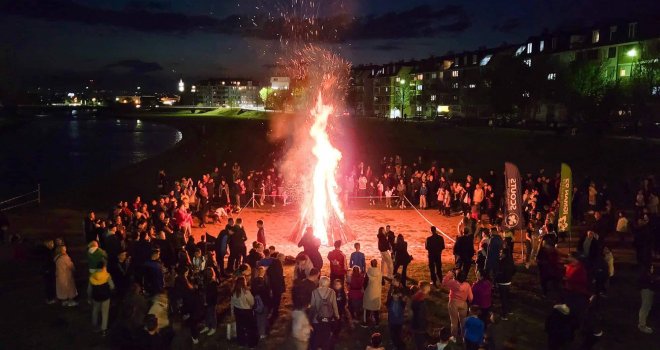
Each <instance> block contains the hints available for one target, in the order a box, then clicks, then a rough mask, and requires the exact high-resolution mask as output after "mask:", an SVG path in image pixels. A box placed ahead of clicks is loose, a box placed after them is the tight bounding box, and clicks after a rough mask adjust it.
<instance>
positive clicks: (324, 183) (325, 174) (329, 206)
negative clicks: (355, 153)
mask: <svg viewBox="0 0 660 350" xmlns="http://www.w3.org/2000/svg"><path fill="white" fill-rule="evenodd" d="M332 112H333V106H332V105H326V104H324V103H323V96H322V94H321V92H319V94H318V98H317V100H316V106H315V107H314V109H312V110H311V112H310V113H311V115H312V117H313V118H314V124H312V127H311V128H310V130H309V134H310V136H311V137H312V139H313V140H314V147H313V148H312V154H313V155H314V161H315V164H314V172H313V174H312V188H311V191H307V192H306V194H307V198H305V203H307V205H305V206H303V208H304V209H303V212H302V220H303V222H305V223H307V225H311V227H312V228H313V230H314V235H315V236H316V237H318V238H319V239H320V240H321V243H323V244H324V245H327V244H328V243H332V242H328V236H329V230H330V227H329V222H330V220H331V219H332V217H333V216H334V217H336V218H337V219H338V220H339V221H340V222H341V223H344V213H343V211H342V209H341V205H340V203H339V198H338V196H337V190H338V186H337V180H336V179H335V174H336V171H337V166H338V165H339V161H340V160H341V152H340V151H339V150H338V149H337V148H335V147H334V146H333V145H332V143H331V142H330V138H329V136H328V132H327V128H328V119H329V118H330V116H331V114H332Z"/></svg>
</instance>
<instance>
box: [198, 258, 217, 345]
mask: <svg viewBox="0 0 660 350" xmlns="http://www.w3.org/2000/svg"><path fill="white" fill-rule="evenodd" d="M218 288H220V283H218V279H217V277H216V275H215V270H214V269H213V268H210V267H207V268H206V270H204V293H205V295H204V296H205V299H204V300H205V302H206V303H205V304H206V312H205V316H206V317H205V319H206V320H205V321H206V324H205V327H204V328H205V329H208V333H206V335H208V336H212V335H213V334H215V332H216V330H217V328H218V315H217V314H216V306H217V305H218ZM201 333H205V332H204V329H202V332H201Z"/></svg>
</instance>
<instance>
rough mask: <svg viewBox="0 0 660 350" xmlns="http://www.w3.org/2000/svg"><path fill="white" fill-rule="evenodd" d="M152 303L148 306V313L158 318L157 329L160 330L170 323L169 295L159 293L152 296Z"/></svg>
mask: <svg viewBox="0 0 660 350" xmlns="http://www.w3.org/2000/svg"><path fill="white" fill-rule="evenodd" d="M152 301H153V304H151V307H150V308H149V312H148V314H149V315H154V316H156V319H158V329H160V330H162V329H164V328H167V327H168V326H169V325H170V318H169V315H168V314H169V306H170V305H169V297H168V296H167V293H160V294H157V295H156V296H154V297H153V300H152Z"/></svg>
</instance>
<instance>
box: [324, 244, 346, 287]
mask: <svg viewBox="0 0 660 350" xmlns="http://www.w3.org/2000/svg"><path fill="white" fill-rule="evenodd" d="M340 248H341V241H340V240H338V241H335V249H334V250H332V251H330V252H329V253H328V261H330V280H331V281H335V280H341V282H342V283H344V278H345V277H346V255H344V253H343V252H342V251H341V249H340Z"/></svg>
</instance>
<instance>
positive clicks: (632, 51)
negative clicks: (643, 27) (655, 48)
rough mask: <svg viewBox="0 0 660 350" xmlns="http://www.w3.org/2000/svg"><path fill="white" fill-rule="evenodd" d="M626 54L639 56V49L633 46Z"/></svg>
mask: <svg viewBox="0 0 660 350" xmlns="http://www.w3.org/2000/svg"><path fill="white" fill-rule="evenodd" d="M626 55H627V56H628V57H637V50H636V49H634V48H632V49H630V50H628V52H626Z"/></svg>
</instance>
